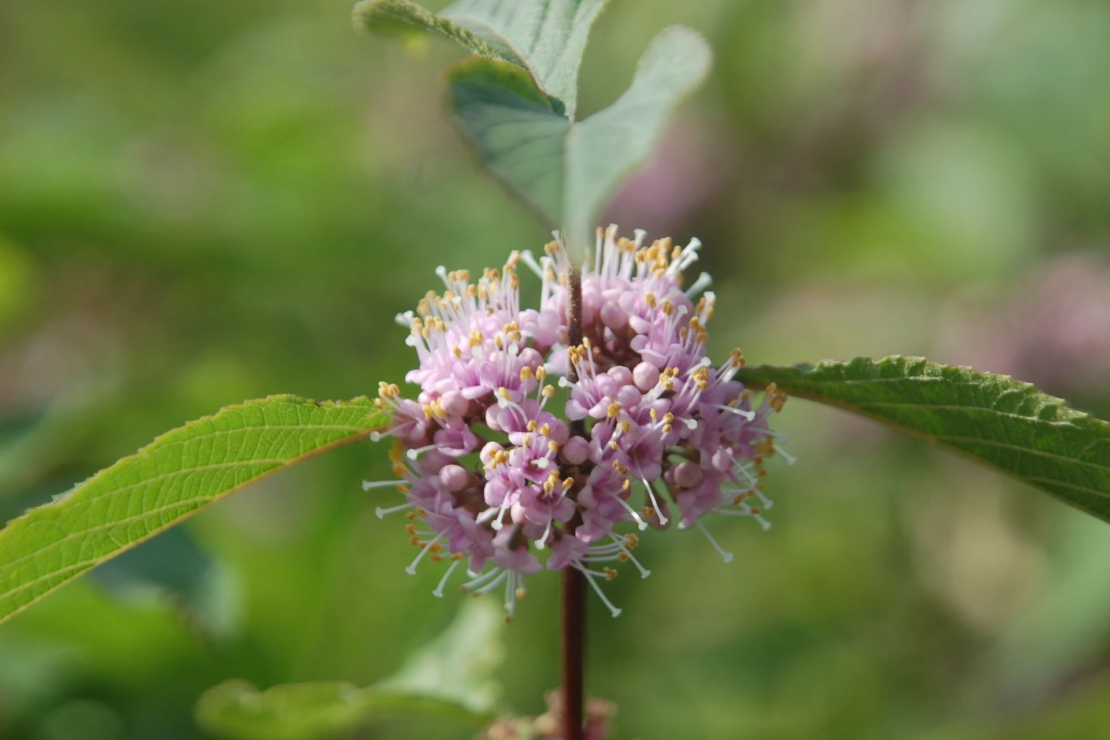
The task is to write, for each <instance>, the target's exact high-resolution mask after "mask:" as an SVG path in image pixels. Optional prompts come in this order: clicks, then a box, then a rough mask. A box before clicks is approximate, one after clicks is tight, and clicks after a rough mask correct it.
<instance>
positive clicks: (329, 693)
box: [196, 600, 504, 740]
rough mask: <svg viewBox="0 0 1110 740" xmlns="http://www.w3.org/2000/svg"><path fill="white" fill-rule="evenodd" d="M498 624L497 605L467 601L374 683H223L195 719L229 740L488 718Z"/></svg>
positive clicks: (290, 739)
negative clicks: (404, 721) (416, 719)
mask: <svg viewBox="0 0 1110 740" xmlns="http://www.w3.org/2000/svg"><path fill="white" fill-rule="evenodd" d="M503 626H504V622H503V620H502V615H501V611H500V609H499V608H498V607H497V605H495V604H493V603H489V602H484V601H473V600H470V601H467V602H466V604H465V605H464V606H463V607H462V609H460V610H459V613H458V615H457V616H456V617H455V619H454V621H453V622H452V623H451V625H450V626H449V627H448V628H447V629H446V630H444V631H443V633H442V634H440V635H439V636H438V637H436V638H435V639H434V640H432V641H431V642H429V643H428V644H427V645H425V646H424V647H423V648H421V650H419V651H418V652H417V653H416V654H415V655H413V656H412V657H411V658H410V659H409V661H408V662H407V663H406V664H405V666H404V668H402V669H401V670H400V672H398V673H397V674H395V675H394V676H392V677H390V678H388V679H386V680H385V681H383V682H381V683H380V684H378V685H376V686H372V687H370V688H367V689H360V688H357V687H355V686H353V685H351V684H348V683H307V684H288V685H284V686H275V687H273V688H271V689H267V690H266V691H262V692H260V691H258V690H257V689H255V687H254V686H252V685H251V684H249V683H246V682H245V681H229V682H227V683H224V684H221V685H220V686H217V687H215V688H214V689H211V690H210V691H208V692H207V693H205V695H204V696H203V697H201V699H200V701H199V702H198V703H197V712H196V714H197V721H198V722H199V723H200V725H201V727H203V728H204V729H206V730H208V731H209V732H211V733H213V734H216V735H220V736H222V737H227V738H232V739H233V740H256V739H257V740H313V739H314V738H322V737H327V736H330V735H335V734H339V733H343V732H348V731H350V730H352V729H354V728H356V727H358V726H359V725H362V724H365V723H366V722H369V721H371V720H374V719H378V718H381V717H387V716H398V715H402V716H424V717H427V716H434V717H441V718H443V719H449V720H454V721H456V722H461V723H463V724H468V725H472V726H474V727H482V726H484V725H486V724H488V723H489V722H491V721H492V720H493V719H494V717H495V714H494V713H493V711H492V708H493V704H494V700H495V698H496V694H497V693H498V692H499V688H500V687H499V686H498V685H497V684H496V683H494V682H493V681H491V680H490V676H491V675H492V673H493V671H494V669H496V668H497V666H498V665H500V663H501V660H502V658H503V656H504V647H503V645H502V644H501V631H502V628H503Z"/></svg>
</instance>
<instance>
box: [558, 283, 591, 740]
mask: <svg viewBox="0 0 1110 740" xmlns="http://www.w3.org/2000/svg"><path fill="white" fill-rule="evenodd" d="M567 293H568V301H567V325H568V329H569V333H570V336H569V340H570V341H569V346H571V347H576V346H578V345H580V344H582V271H581V270H580V269H579V268H578V267H571V269H570V275H569V284H568V285H567ZM570 376H571V380H577V370H576V368H575V367H574V365H571V366H570ZM585 431H586V430H585V424H584V422H582V421H577V422H574V424H573V425H572V429H571V432H572V433H573V434H576V435H583V436H584V435H585ZM577 520H578V517H577V516H575V518H574V520H572V521H571V522H569V523H568V525H569V526H568V527H567V529H568V530H569V531H570V532H571V533H572V534H573V527H574V526H575V525H576V524H577ZM562 650H563V654H562V663H563V665H562V668H563V707H564V710H563V711H564V713H565V714H564V717H563V727H564V731H565V740H582V738H583V734H582V728H583V725H584V717H583V711H582V705H583V696H584V687H583V684H584V682H585V658H586V576H584V575H583V574H582V573H581V572H579V571H578V570H577V569H575V568H569V567H568V568H564V569H563V645H562Z"/></svg>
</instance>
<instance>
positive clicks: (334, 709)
mask: <svg viewBox="0 0 1110 740" xmlns="http://www.w3.org/2000/svg"><path fill="white" fill-rule="evenodd" d="M196 716H197V723H198V724H199V725H200V726H201V728H203V729H204V730H207V731H208V732H211V733H212V734H214V735H218V736H220V737H226V738H232V739H233V740H312V739H313V738H320V737H328V736H331V735H336V734H339V733H343V732H347V731H350V730H352V729H354V728H356V727H358V726H359V725H362V724H364V723H365V722H367V721H369V720H372V719H376V718H381V717H391V716H392V717H396V716H421V717H426V716H436V717H442V718H444V719H450V720H454V721H457V722H460V723H463V724H467V725H471V726H473V727H482V726H484V725H486V724H488V723H489V722H490V721H492V720H493V715H492V714H488V713H477V712H473V711H471V710H469V709H467V708H466V707H465V706H463V705H462V704H459V703H457V702H453V701H451V700H448V699H439V698H436V697H431V696H421V695H419V694H406V693H397V692H392V691H386V690H378V689H373V688H369V689H360V688H358V687H356V686H354V685H353V684H349V683H342V682H321V683H303V684H285V685H281V686H274V687H273V688H271V689H267V690H266V691H258V690H257V689H256V688H255V687H254V686H253V685H252V684H250V683H247V682H246V681H228V682H227V683H223V684H220V685H219V686H217V687H215V688H213V689H210V690H209V691H208V692H206V693H205V694H204V696H202V697H201V698H200V701H199V702H198V703H197V710H196Z"/></svg>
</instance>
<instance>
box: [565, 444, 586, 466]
mask: <svg viewBox="0 0 1110 740" xmlns="http://www.w3.org/2000/svg"><path fill="white" fill-rule="evenodd" d="M561 451H562V453H563V457H565V458H566V459H567V462H568V463H570V464H571V465H581V464H582V463H584V462H586V459H587V458H588V457H589V456H590V443H589V442H587V441H586V440H585V439H584V438H582V437H571V438H570V439H568V440H567V441H566V443H565V444H564V445H563V446H562V449H561Z"/></svg>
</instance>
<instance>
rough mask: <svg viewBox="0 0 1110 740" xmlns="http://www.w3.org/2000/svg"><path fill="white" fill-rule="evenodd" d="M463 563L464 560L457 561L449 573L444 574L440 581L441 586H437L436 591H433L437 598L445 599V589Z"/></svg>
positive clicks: (449, 569)
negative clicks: (452, 575) (456, 569)
mask: <svg viewBox="0 0 1110 740" xmlns="http://www.w3.org/2000/svg"><path fill="white" fill-rule="evenodd" d="M461 562H462V560H456V561H454V562H453V563H451V567H450V568H448V569H447V572H446V573H444V574H443V578H441V579H439V585H438V586H436V590H435V591H432V595H433V596H435V597H436V598H437V599H442V598H443V587H444V586H446V585H447V581H448V579H450V578H451V574H452V573H454V572H455V568H458V567H459V563H461Z"/></svg>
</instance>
